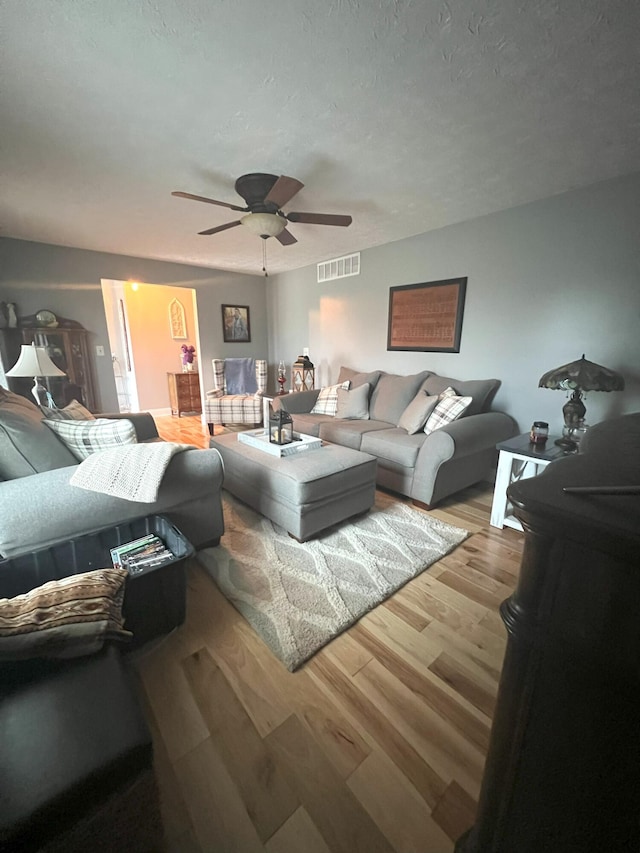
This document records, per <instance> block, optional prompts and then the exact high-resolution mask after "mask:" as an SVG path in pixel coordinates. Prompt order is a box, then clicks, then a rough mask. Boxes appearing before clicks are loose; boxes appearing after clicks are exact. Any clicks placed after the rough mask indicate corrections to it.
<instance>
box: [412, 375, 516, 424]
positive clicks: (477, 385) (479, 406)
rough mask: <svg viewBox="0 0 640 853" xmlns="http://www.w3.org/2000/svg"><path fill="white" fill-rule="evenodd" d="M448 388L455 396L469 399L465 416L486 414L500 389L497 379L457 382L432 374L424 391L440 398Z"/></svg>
mask: <svg viewBox="0 0 640 853" xmlns="http://www.w3.org/2000/svg"><path fill="white" fill-rule="evenodd" d="M449 386H451V387H453V388H454V390H455V392H456V394H458V395H459V396H461V397H471V398H472V400H473V402H472V403H471V405H470V406H469V408H468V409H467V410H466V412H465V416H466V417H468V416H469V415H479V414H480V413H481V412H488V411H489V407H490V406H491V401H492V400H493V398H494V397H495V394H496V391H497V390H498V388H499V387H500V380H499V379H468V380H465V381H459V380H457V379H449V378H447V377H446V376H438V374H437V373H432V374H431V376H429V377H428V378H427V381H426V382H425V386H424V387H425V390H426V391H427V393H428V394H430V395H433V396H436V397H438V396H440V394H442V392H443V391H445V390H446V389H447V388H448V387H449Z"/></svg>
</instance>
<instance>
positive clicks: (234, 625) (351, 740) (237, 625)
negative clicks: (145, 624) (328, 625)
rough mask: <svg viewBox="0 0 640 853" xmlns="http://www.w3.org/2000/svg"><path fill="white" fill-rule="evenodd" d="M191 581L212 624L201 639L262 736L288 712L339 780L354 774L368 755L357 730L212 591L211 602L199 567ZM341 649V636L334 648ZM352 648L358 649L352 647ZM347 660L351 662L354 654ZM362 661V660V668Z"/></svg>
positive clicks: (210, 583)
mask: <svg viewBox="0 0 640 853" xmlns="http://www.w3.org/2000/svg"><path fill="white" fill-rule="evenodd" d="M197 572H198V577H195V578H193V585H194V589H195V590H197V593H198V601H199V602H200V604H199V606H203V603H204V602H206V607H207V608H208V611H207V612H208V613H209V618H211V612H212V608H213V612H214V615H215V618H214V619H213V620H212V621H214V622H215V623H216V626H217V627H216V628H215V629H213V633H209V634H207V632H206V630H202V631H201V634H203V635H204V636H205V639H206V640H207V648H208V649H209V651H210V653H211V655H212V657H213V658H214V660H215V661H216V663H217V664H218V665H219V666H220V668H221V669H222V671H223V672H224V674H225V677H226V678H227V680H228V681H229V683H230V684H231V685H232V687H233V690H234V692H235V693H236V695H237V697H238V699H239V700H240V702H241V703H242V706H243V708H244V709H245V710H246V712H247V713H248V714H249V716H250V717H251V719H252V721H253V723H254V725H255V726H256V728H257V730H258V732H259V733H260V735H261V736H263V737H264V736H265V735H267V734H268V733H269V732H270V731H273V729H274V728H277V726H278V725H280V724H281V723H282V722H284V720H285V719H286V718H287V717H288V716H290V714H291V713H294V712H295V713H297V714H298V716H299V717H300V719H302V720H303V722H304V723H305V725H307V726H308V727H309V728H310V729H311V730H312V732H313V734H314V736H315V737H316V739H317V740H318V741H320V742H321V743H322V746H323V749H324V750H325V753H326V754H327V756H328V757H329V759H330V761H332V763H333V764H334V766H335V767H336V769H337V771H338V772H339V773H340V775H341V776H342V777H343V778H346V777H347V776H348V775H349V774H350V773H352V772H353V771H354V770H355V768H356V767H358V765H359V764H360V763H361V762H362V761H363V760H364V759H365V758H366V756H367V755H368V754H369V748H368V746H367V744H366V743H365V741H364V740H363V739H362V737H361V736H360V735H359V733H358V732H357V731H356V729H355V728H354V727H353V726H352V725H351V724H350V723H349V722H348V721H347V720H346V719H345V717H344V715H343V714H342V713H341V712H340V711H339V709H338V708H337V706H336V705H335V704H333V703H328V702H327V701H326V700H325V699H324V697H323V695H322V694H321V693H320V692H319V691H318V688H317V687H316V686H315V685H314V683H313V682H312V681H310V679H309V677H308V675H307V674H306V673H305V672H304V670H302V671H298V672H296V673H290V672H288V671H287V670H286V669H285V668H284V667H283V665H282V664H281V663H280V661H278V660H277V659H276V658H275V657H274V655H273V653H272V652H271V651H270V650H269V649H268V648H267V646H266V645H265V644H264V642H263V641H262V640H261V639H260V638H259V637H258V635H257V634H256V633H255V631H254V630H253V628H251V626H250V625H249V624H248V623H247V622H246V621H245V619H244V618H243V617H242V616H241V615H240V614H239V613H238V612H237V610H235V608H234V607H232V606H231V605H230V604H229V602H228V601H226V599H224V597H223V596H222V594H221V593H220V591H219V590H218V589H217V587H215V584H214V585H213V586H214V592H215V598H213V599H212V598H211V597H210V592H211V590H210V587H211V585H212V581H211V579H210V578H209V577H206V576H205V574H204V570H203V569H202V568H201V567H199V566H198V567H197ZM336 644H343V638H342V637H339V638H337V640H336V643H335V644H331V645H336ZM352 646H353V648H356V649H359V654H360V656H361V655H362V649H361V647H358V645H357V644H356V643H353V644H352ZM339 657H340V658H341V659H344V658H345V657H347V658H348V659H349V661H350V662H351V663H353V657H352V655H346V656H345V655H340V656H339ZM365 662H366V661H364V660H363V661H362V662H361V663H362V665H363V664H364V663H365Z"/></svg>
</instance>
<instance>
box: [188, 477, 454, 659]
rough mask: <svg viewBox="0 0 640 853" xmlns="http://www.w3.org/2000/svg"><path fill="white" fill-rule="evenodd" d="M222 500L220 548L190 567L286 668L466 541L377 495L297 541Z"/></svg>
mask: <svg viewBox="0 0 640 853" xmlns="http://www.w3.org/2000/svg"><path fill="white" fill-rule="evenodd" d="M224 496H225V497H224V518H225V527H226V532H225V534H224V536H223V538H222V542H221V544H220V545H219V546H218V547H217V548H207V549H204V550H203V551H199V552H198V555H197V557H198V560H199V562H200V563H201V565H202V566H203V567H204V568H205V569H206V570H207V571H208V572H209V574H210V575H211V577H212V578H213V579H214V581H215V582H216V584H217V585H218V587H219V588H220V590H221V591H222V592H223V594H224V595H225V596H226V597H227V598H228V599H229V601H231V603H232V604H233V605H234V606H235V607H236V609H237V610H239V611H240V613H242V615H243V616H244V617H245V619H246V620H247V621H248V622H249V624H250V625H251V626H252V627H253V628H254V630H255V631H256V632H257V633H258V634H259V635H260V637H262V639H263V640H264V642H265V643H266V644H267V645H268V646H269V648H270V649H271V650H272V651H273V653H274V654H275V655H276V656H277V657H278V658H280V660H281V661H282V662H283V663H284V665H285V666H286V667H287V669H289V670H291V671H293V670H295V669H297V668H298V667H299V666H300V665H301V664H303V663H304V661H306V660H308V659H309V658H310V657H311V656H312V655H313V654H315V652H317V651H318V649H320V648H322V646H324V645H325V644H326V643H328V642H329V641H330V640H332V639H333V638H334V637H336V636H338V634H340V633H342V631H344V630H345V629H347V628H348V627H349V626H350V625H352V624H353V623H354V622H356V621H357V620H358V619H359V618H360V617H361V616H363V615H364V614H365V613H367V612H368V611H369V610H371V609H372V608H374V607H376V605H378V604H380V602H382V601H384V600H385V599H386V598H388V597H389V596H390V595H391V594H392V593H393V592H395V591H396V590H397V589H399V588H400V587H401V586H403V585H404V584H405V583H407V582H408V581H410V580H411V578H414V577H415V576H416V575H418V574H420V572H423V571H424V570H425V569H427V568H429V566H431V565H433V563H435V562H437V560H439V559H441V558H442V557H444V556H445V554H448V553H449V552H450V551H452V550H453V549H454V548H455V547H456V546H457V545H459V544H460V543H461V542H463V541H464V540H465V539H466V538H467V536H468V535H469V532H468V531H467V530H462V529H461V528H459V527H453V526H452V525H451V524H446V523H445V522H443V521H439V520H438V519H436V518H432V517H431V516H428V515H426V514H425V513H423V512H419V511H418V510H415V509H412V508H410V507H408V506H406V505H405V504H402V503H392V504H391V505H390V506H388V507H385V506H383V505H382V503H381V502H382V501H384V498H382V499H381V498H380V497H379V496H378V497H377V498H376V505H375V507H374V508H373V509H372V510H371V511H370V512H369V513H368V514H367V515H363V516H361V517H359V518H357V519H355V520H354V521H353V522H350V523H345V524H342V525H336V526H335V527H333V528H331V529H329V530H328V531H327V532H325V533H324V534H321V535H320V536H319V537H318V538H316V539H313V540H311V541H309V542H305V543H299V542H296V541H295V539H292V538H291V537H290V536H289V535H288V534H287V533H286V531H284V530H283V529H282V528H281V527H278V526H277V525H275V524H273V522H271V521H269V519H267V518H263V517H262V516H260V515H258V514H257V513H256V512H254V511H253V510H252V509H250V508H249V507H248V506H246V505H245V504H243V503H241V502H240V501H237V500H236V499H235V498H233V497H231V496H230V495H229V494H228V493H227V492H225V493H224Z"/></svg>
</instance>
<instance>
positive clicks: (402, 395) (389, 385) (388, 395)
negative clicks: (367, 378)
mask: <svg viewBox="0 0 640 853" xmlns="http://www.w3.org/2000/svg"><path fill="white" fill-rule="evenodd" d="M428 375H429V373H428V371H424V372H423V373H416V374H414V375H413V376H399V375H396V374H393V373H383V374H382V376H381V377H380V379H379V380H378V384H377V385H376V387H375V390H374V392H373V394H372V395H371V405H370V406H369V413H370V417H371V420H372V421H385V422H386V423H388V424H397V423H398V421H399V420H400V415H401V414H402V413H403V412H404V410H405V409H406V408H407V406H408V405H409V403H410V402H411V401H412V400H413V398H414V397H415V396H416V394H417V393H418V388H420V387H421V386H422V383H423V381H424V380H425V378H426V377H427V376H428Z"/></svg>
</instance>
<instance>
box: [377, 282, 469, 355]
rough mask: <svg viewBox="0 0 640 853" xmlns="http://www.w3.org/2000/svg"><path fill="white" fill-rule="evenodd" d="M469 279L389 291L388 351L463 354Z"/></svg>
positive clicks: (413, 285)
mask: <svg viewBox="0 0 640 853" xmlns="http://www.w3.org/2000/svg"><path fill="white" fill-rule="evenodd" d="M466 292H467V279H466V278H448V279H445V280H444V281H430V282H426V283H424V284H403V285H400V286H399V287H390V288H389V327H388V331H387V349H388V350H415V351H417V352H460V337H461V334H462V315H463V312H464V298H465V295H466Z"/></svg>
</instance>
